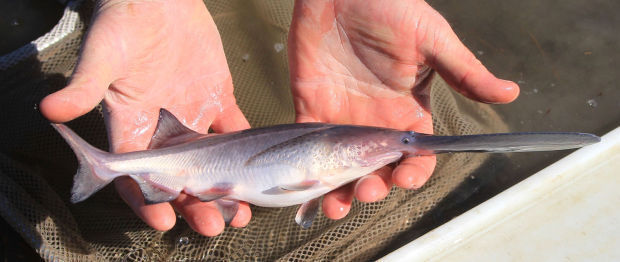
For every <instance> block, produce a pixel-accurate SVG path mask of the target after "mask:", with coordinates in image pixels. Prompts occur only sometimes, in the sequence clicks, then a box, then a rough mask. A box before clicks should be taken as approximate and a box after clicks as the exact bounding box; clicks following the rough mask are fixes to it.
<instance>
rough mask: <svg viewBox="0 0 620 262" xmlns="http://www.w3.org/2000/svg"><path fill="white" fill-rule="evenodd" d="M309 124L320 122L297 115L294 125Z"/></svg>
mask: <svg viewBox="0 0 620 262" xmlns="http://www.w3.org/2000/svg"><path fill="white" fill-rule="evenodd" d="M311 122H320V121H319V120H317V119H316V118H314V117H311V116H307V115H300V114H297V116H296V119H295V123H311Z"/></svg>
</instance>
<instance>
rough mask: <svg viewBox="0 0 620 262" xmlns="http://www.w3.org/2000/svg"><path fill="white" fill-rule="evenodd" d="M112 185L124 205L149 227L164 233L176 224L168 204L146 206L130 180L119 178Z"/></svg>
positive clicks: (135, 185)
mask: <svg viewBox="0 0 620 262" xmlns="http://www.w3.org/2000/svg"><path fill="white" fill-rule="evenodd" d="M114 185H115V187H116V191H118V194H119V195H120V196H121V198H122V199H123V200H124V201H125V203H127V205H129V207H131V209H132V210H133V212H134V213H136V215H138V217H140V218H141V219H142V221H144V222H145V223H146V224H147V225H149V226H150V227H152V228H154V229H156V230H160V231H166V230H169V229H171V228H172V227H173V226H174V224H175V223H176V216H175V214H174V210H173V209H172V207H171V206H170V204H169V203H159V204H152V205H146V204H145V203H144V196H143V195H142V191H140V187H138V185H137V184H136V182H135V181H133V180H132V179H131V178H129V177H119V178H117V179H115V180H114Z"/></svg>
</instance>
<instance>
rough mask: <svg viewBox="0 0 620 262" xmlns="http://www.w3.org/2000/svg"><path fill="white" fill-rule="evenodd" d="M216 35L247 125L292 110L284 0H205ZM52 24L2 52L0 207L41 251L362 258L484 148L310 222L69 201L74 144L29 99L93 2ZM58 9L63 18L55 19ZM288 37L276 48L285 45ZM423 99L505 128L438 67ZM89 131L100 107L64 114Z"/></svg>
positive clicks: (59, 60)
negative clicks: (161, 221)
mask: <svg viewBox="0 0 620 262" xmlns="http://www.w3.org/2000/svg"><path fill="white" fill-rule="evenodd" d="M206 5H207V8H208V9H209V11H210V12H211V14H212V15H213V17H214V20H215V22H216V24H217V26H218V29H219V30H220V34H221V35H222V41H223V43H224V49H225V52H226V56H227V58H228V63H229V66H230V70H231V73H232V76H233V80H234V83H235V96H236V97H237V101H238V103H239V105H240V107H241V109H242V111H243V112H244V114H245V115H246V117H247V118H248V120H249V121H250V123H251V124H252V126H265V125H272V124H278V123H289V122H293V121H294V111H293V104H292V98H291V93H290V89H289V88H288V86H289V79H288V71H287V66H288V65H287V58H286V49H285V47H286V45H285V43H286V37H287V31H288V28H289V25H290V21H291V13H292V7H293V2H292V1H260V0H256V1H246V0H234V1H233V0H213V1H206ZM67 10H68V11H67V12H65V17H67V15H68V14H69V15H74V14H75V15H77V16H76V17H78V18H79V19H77V20H75V19H73V20H71V21H72V22H74V23H75V24H74V26H73V27H67V25H66V24H63V23H66V22H67V21H66V20H65V21H63V20H61V22H60V24H59V25H58V26H60V27H64V28H70V30H69V31H66V30H65V31H63V36H62V37H61V38H53V39H55V42H53V43H50V44H49V45H47V47H46V48H44V49H42V50H38V52H33V53H22V54H21V55H15V54H9V55H11V56H10V57H8V58H7V57H4V58H5V60H1V61H2V63H4V64H3V65H4V66H5V67H3V69H2V71H0V83H2V85H1V86H0V94H2V96H1V97H0V101H1V102H0V106H1V107H2V110H0V119H2V121H3V128H2V129H0V215H1V216H2V218H3V219H4V220H6V221H7V222H8V223H9V224H10V225H11V226H12V227H13V228H14V229H15V230H16V231H17V232H19V234H20V235H21V236H22V237H23V238H24V239H25V240H26V241H27V242H28V243H29V244H30V245H31V246H32V247H33V248H34V249H35V250H36V251H37V252H38V253H39V254H40V255H41V256H42V257H43V258H44V259H46V260H64V261H76V260H79V261H84V260H86V261H110V260H112V261H114V260H138V261H153V260H155V261H159V260H175V261H176V260H192V261H193V260H289V261H290V260H292V261H297V260H328V261H333V260H344V261H350V260H356V261H357V260H367V259H369V258H372V257H373V256H375V255H376V254H377V253H378V252H380V251H381V250H383V249H385V248H386V247H387V246H388V245H390V243H391V242H392V241H393V240H394V239H395V238H396V237H397V236H398V235H399V234H400V233H402V232H405V231H407V230H410V229H412V228H413V227H414V226H415V224H416V222H417V221H419V220H420V218H422V216H424V215H425V214H426V213H427V212H428V211H429V210H431V209H433V208H434V207H435V206H436V205H437V203H438V202H440V201H441V200H442V199H443V198H445V197H446V196H447V195H448V194H449V193H450V192H451V191H452V190H453V189H455V188H456V187H457V186H458V185H459V184H460V183H461V182H462V181H464V180H465V179H466V177H468V175H469V174H470V173H471V172H473V171H474V170H475V169H476V168H478V167H479V166H480V165H481V164H482V163H483V162H484V161H485V159H487V156H486V155H484V154H451V155H441V156H439V157H438V165H437V168H436V170H435V174H434V175H433V177H432V178H431V179H430V180H429V182H428V183H427V184H426V185H425V186H424V187H422V188H421V189H419V190H403V189H398V188H394V189H392V191H391V193H390V194H389V195H388V197H387V198H386V199H385V200H383V201H380V202H376V203H371V204H365V203H360V202H357V201H356V202H354V203H353V206H352V208H351V211H350V213H349V215H347V217H345V218H344V219H341V220H337V221H333V220H329V219H327V218H325V217H324V216H323V215H322V214H319V216H318V217H317V219H316V220H315V221H314V224H313V226H312V227H311V228H310V229H306V230H304V229H301V228H300V227H299V226H298V225H297V224H295V222H294V216H295V213H296V210H297V207H289V208H261V207H254V206H253V207H252V212H253V218H252V221H251V222H250V224H249V225H248V226H247V227H245V228H241V229H237V228H227V229H226V230H225V231H224V232H223V233H222V234H221V235H219V236H217V237H212V238H208V237H203V236H200V235H198V234H197V233H195V232H193V231H192V230H191V228H189V226H188V225H187V224H186V223H185V222H184V221H183V220H182V219H179V220H178V222H177V225H176V226H175V227H174V228H173V229H172V230H170V231H168V232H158V231H155V230H153V229H151V228H149V227H148V226H147V225H146V224H144V223H143V222H142V221H141V220H140V219H139V218H138V217H136V216H135V215H134V214H133V212H132V211H131V210H130V209H129V208H128V207H127V206H126V205H125V204H124V203H123V202H122V200H121V199H120V198H119V197H118V196H117V194H116V192H115V191H114V189H113V187H112V186H108V187H106V188H104V189H103V190H102V191H100V192H99V193H97V194H95V195H94V196H93V197H91V198H90V199H88V200H87V201H85V202H83V203H79V204H70V203H69V197H70V193H69V191H70V187H71V184H72V176H73V174H74V173H75V170H76V168H77V163H76V160H75V157H74V155H73V153H72V152H71V151H70V149H69V147H68V146H67V145H66V143H65V142H64V141H63V140H62V139H61V137H60V136H58V135H57V134H56V133H55V131H53V129H52V128H51V127H50V125H49V124H48V122H47V121H46V120H45V119H44V118H43V117H42V116H41V115H40V113H39V112H38V110H37V106H36V105H37V103H38V102H39V101H40V100H41V99H42V98H43V97H44V96H45V95H47V94H49V93H51V92H54V91H56V90H59V89H60V88H62V87H64V85H65V84H66V81H67V77H68V76H69V75H70V73H71V71H72V69H73V66H74V65H75V62H76V59H77V54H78V49H79V45H80V41H81V38H82V36H83V33H84V29H85V28H86V24H87V22H85V21H89V18H90V17H89V16H90V13H91V11H92V3H90V2H85V3H83V4H81V5H70V6H69V7H68V8H67ZM63 19H64V18H63ZM283 47H284V49H282V48H283ZM429 85H431V87H432V92H431V105H432V108H433V114H434V118H433V121H434V128H435V132H436V133H438V134H469V133H484V132H501V131H505V130H506V127H505V125H504V124H503V122H502V121H501V119H500V118H499V116H498V115H497V114H496V113H495V112H494V111H493V110H492V109H490V107H489V106H487V105H482V104H477V103H473V102H470V101H468V100H466V99H464V98H462V97H461V96H459V95H457V94H456V93H454V92H452V91H451V90H450V89H449V87H448V86H447V84H446V83H445V82H444V81H443V80H442V79H441V78H440V77H437V76H433V78H432V80H431V81H430V82H429ZM70 126H71V127H72V128H73V129H74V130H75V131H76V132H77V133H78V134H80V135H81V136H82V137H83V138H84V139H85V140H87V141H89V142H90V143H92V144H93V145H94V146H96V147H99V148H107V140H106V139H107V138H106V134H105V127H104V124H103V119H102V116H101V113H100V111H99V110H93V111H92V112H90V113H88V114H87V115H86V116H84V117H81V118H79V119H77V120H75V121H73V122H71V123H70Z"/></svg>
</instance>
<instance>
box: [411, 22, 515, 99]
mask: <svg viewBox="0 0 620 262" xmlns="http://www.w3.org/2000/svg"><path fill="white" fill-rule="evenodd" d="M436 26H437V30H438V31H437V33H436V34H435V35H434V37H433V38H429V39H428V41H429V42H428V43H425V44H424V45H423V48H422V52H423V55H424V56H425V57H426V58H427V61H428V62H429V64H430V66H431V67H433V68H434V69H435V70H437V72H438V73H439V74H440V75H441V76H442V77H443V78H444V79H445V80H446V82H448V84H450V86H452V87H453V88H454V89H455V90H456V91H458V92H459V93H461V94H463V95H464V96H466V97H469V98H471V99H474V100H476V101H480V102H486V103H508V102H512V101H513V100H515V99H516V98H517V96H518V95H519V87H518V86H517V84H515V83H514V82H511V81H506V80H502V79H499V78H496V77H495V76H494V75H493V74H492V73H491V72H489V70H487V69H486V67H485V66H484V65H482V63H480V61H479V60H478V59H476V57H475V56H474V54H472V52H471V51H469V49H467V47H465V45H464V44H463V43H462V42H461V41H460V40H459V39H458V37H457V36H456V34H455V33H454V31H452V29H451V28H450V25H449V24H448V23H447V22H446V21H445V20H444V19H443V18H441V22H440V23H436Z"/></svg>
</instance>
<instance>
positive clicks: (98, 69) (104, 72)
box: [40, 0, 518, 236]
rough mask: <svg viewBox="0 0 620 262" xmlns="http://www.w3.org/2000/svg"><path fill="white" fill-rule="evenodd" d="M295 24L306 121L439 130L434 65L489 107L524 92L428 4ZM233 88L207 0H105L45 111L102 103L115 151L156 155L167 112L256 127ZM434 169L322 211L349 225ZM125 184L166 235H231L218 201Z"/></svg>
mask: <svg viewBox="0 0 620 262" xmlns="http://www.w3.org/2000/svg"><path fill="white" fill-rule="evenodd" d="M387 2H389V4H387ZM386 14H389V15H386ZM293 17H294V19H293V22H292V25H291V32H290V34H289V59H290V67H291V81H292V91H293V95H294V99H295V107H296V111H297V121H298V122H307V121H321V122H330V123H342V124H344V123H347V124H362V125H373V126H382V127H391V128H396V129H401V130H415V131H418V132H423V133H431V132H432V121H431V114H430V108H428V106H425V105H426V103H425V102H424V100H425V96H424V94H428V93H427V91H428V90H419V89H418V88H416V87H418V86H417V85H416V83H417V82H419V80H420V77H419V74H421V73H423V72H426V71H425V70H424V69H425V66H426V65H428V66H430V67H431V68H433V69H435V70H437V71H438V72H439V73H440V74H441V75H442V77H444V78H445V79H446V80H447V81H448V82H449V83H450V84H451V85H452V86H453V87H454V88H455V89H456V90H457V91H459V92H461V93H463V94H464V95H466V96H468V97H470V98H472V99H475V100H478V101H482V102H490V103H505V102H510V101H512V100H514V99H515V98H516V96H517V95H518V87H517V86H516V84H514V83H512V82H508V81H504V80H500V79H497V78H495V77H494V76H493V75H492V74H491V73H489V72H488V71H487V70H486V69H485V68H484V66H482V65H481V64H480V63H479V61H478V60H477V59H476V58H475V57H474V56H473V55H472V54H471V52H469V51H468V50H467V49H466V48H465V47H464V46H463V45H462V43H461V42H460V41H459V40H458V38H457V37H456V35H454V33H453V32H452V30H451V29H450V27H449V25H448V23H447V22H446V21H445V20H444V19H443V18H442V17H441V16H440V15H439V14H438V13H437V12H436V11H434V10H433V9H432V8H431V7H430V6H428V4H426V3H425V2H424V1H417V0H408V1H386V2H382V1H376V2H366V1H353V0H342V1H338V0H334V1H319V0H305V1H296V3H295V10H294V14H293ZM416 80H417V81H416ZM232 90H233V86H232V80H231V77H230V72H229V70H228V66H227V63H226V60H225V55H224V52H223V48H222V44H221V40H220V37H219V34H218V32H217V28H216V27H215V24H214V23H213V19H212V18H211V16H210V14H209V13H208V11H207V10H206V8H205V7H204V4H203V3H202V1H198V0H192V1H148V2H143V1H100V3H99V5H98V7H97V8H96V11H95V17H94V19H93V23H92V24H91V27H90V28H89V31H88V35H87V37H86V39H85V42H84V46H83V48H82V50H81V53H80V59H79V61H78V64H77V66H76V69H75V71H74V73H73V75H72V79H71V81H70V82H69V85H68V86H67V87H66V88H65V89H63V90H61V91H58V92H56V93H54V94H51V95H50V96H48V97H46V98H45V99H44V100H43V101H42V102H41V106H40V108H41V111H42V113H43V114H44V115H45V116H46V117H47V118H48V119H50V120H51V121H53V122H66V121H69V120H72V119H75V118H77V117H79V116H81V115H83V114H85V113H87V112H88V111H90V110H92V109H93V108H94V107H95V106H96V105H97V104H98V103H99V102H100V101H101V100H102V99H103V102H104V107H105V113H106V115H105V120H106V125H107V127H108V133H109V135H110V143H111V150H112V151H113V152H128V151H135V150H140V149H145V148H146V147H147V145H148V142H149V139H150V136H151V135H152V133H153V131H154V128H155V124H156V123H157V115H158V111H159V108H167V109H169V110H170V111H171V112H172V113H173V114H174V115H176V116H177V117H179V118H180V119H181V121H183V122H184V123H185V124H186V125H187V126H188V127H189V128H191V129H193V130H195V131H198V132H201V133H206V131H207V130H208V129H209V127H211V128H213V130H215V131H216V132H230V131H235V130H240V129H245V128H248V127H249V124H248V122H247V121H246V119H245V118H244V116H243V115H242V113H241V111H240V110H239V108H238V106H237V105H236V102H235V98H234V96H233V94H232ZM434 166H435V158H434V157H432V156H429V157H418V158H408V159H406V160H404V161H402V162H401V163H400V164H399V165H398V166H397V167H396V168H395V169H392V168H391V167H384V168H382V169H380V170H378V171H377V172H375V173H374V174H371V175H368V176H366V177H363V178H362V179H360V180H358V181H357V182H354V183H350V184H348V185H346V186H344V187H342V188H340V189H337V190H335V191H332V192H330V193H329V194H327V195H326V196H325V198H324V200H323V210H324V211H325V214H326V215H327V216H328V217H330V218H333V219H338V218H342V217H344V216H345V215H346V214H347V213H348V211H349V209H350V206H351V201H352V199H353V196H356V197H357V198H358V199H359V200H360V201H364V202H372V201H377V200H380V199H383V198H384V197H385V196H386V195H387V193H388V192H389V188H391V186H392V184H393V183H394V184H396V185H397V186H400V187H403V188H417V187H420V186H422V184H423V183H424V182H426V180H428V178H429V177H430V175H431V174H432V170H433V168H434ZM115 184H116V187H117V191H118V192H119V194H120V195H121V197H122V198H123V199H124V200H125V201H126V202H127V204H128V205H129V206H130V207H131V208H132V209H133V210H134V212H135V213H136V214H137V215H138V216H139V217H140V218H141V219H142V220H144V221H145V222H146V223H147V224H148V225H150V226H151V227H153V228H155V229H157V230H168V229H170V228H172V226H174V224H175V220H176V216H175V213H174V210H176V211H178V212H179V213H181V215H183V217H184V218H185V220H186V221H187V222H188V223H189V225H190V226H191V227H192V228H193V229H194V230H195V231H197V232H198V233H200V234H203V235H206V236H214V235H217V234H219V233H221V232H222V230H223V229H224V221H223V219H222V217H221V215H220V213H219V211H218V210H217V208H216V207H215V206H214V205H213V204H212V203H204V202H200V201H199V200H198V199H197V198H195V197H192V196H188V195H185V194H181V196H180V197H179V198H178V199H177V200H175V201H173V202H170V203H160V204H155V205H145V204H144V199H143V196H142V194H141V193H140V190H139V188H138V186H137V185H136V184H135V183H134V182H133V181H132V180H130V179H129V178H126V177H125V178H119V179H117V180H116V181H115ZM250 218H251V211H250V208H249V206H248V205H247V204H245V203H243V204H242V205H241V206H240V208H239V212H238V213H237V215H236V216H235V218H234V219H233V221H232V222H231V226H233V227H243V226H245V225H246V224H247V223H249V221H250Z"/></svg>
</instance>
